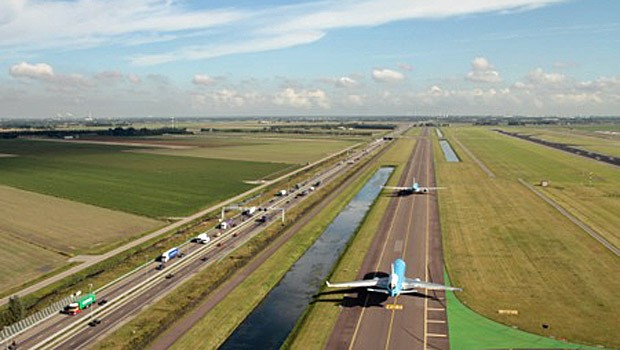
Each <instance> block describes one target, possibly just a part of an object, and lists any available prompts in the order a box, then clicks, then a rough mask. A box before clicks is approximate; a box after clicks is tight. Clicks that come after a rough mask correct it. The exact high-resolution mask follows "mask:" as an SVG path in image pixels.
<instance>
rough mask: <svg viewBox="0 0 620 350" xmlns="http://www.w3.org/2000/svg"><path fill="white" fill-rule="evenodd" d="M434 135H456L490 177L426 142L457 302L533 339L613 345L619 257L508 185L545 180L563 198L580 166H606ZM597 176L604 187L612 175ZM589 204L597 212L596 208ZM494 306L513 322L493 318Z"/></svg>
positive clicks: (532, 148) (518, 146)
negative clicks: (562, 192)
mask: <svg viewBox="0 0 620 350" xmlns="http://www.w3.org/2000/svg"><path fill="white" fill-rule="evenodd" d="M442 131H443V132H444V134H446V133H447V135H448V137H449V138H450V137H451V135H454V134H455V133H456V134H457V135H458V137H459V140H460V141H461V142H462V143H463V144H464V145H465V146H466V147H467V148H469V149H470V150H471V151H472V152H473V153H474V154H475V155H476V156H477V157H478V158H479V159H480V160H481V161H482V162H484V163H485V164H486V165H487V166H488V167H489V168H491V170H492V171H493V172H494V173H495V174H496V175H497V177H496V178H494V179H490V178H489V177H487V176H486V174H485V173H484V172H483V171H482V170H481V169H480V168H479V167H478V166H477V165H476V163H474V162H473V161H472V160H471V159H469V157H468V156H467V154H466V153H465V152H463V151H462V150H461V149H460V148H459V146H458V144H456V143H452V146H453V147H455V149H456V151H457V152H458V154H460V155H461V157H463V162H461V163H447V162H446V161H445V160H444V159H443V157H442V156H441V152H440V150H439V145H438V142H436V141H435V142H434V147H435V155H436V157H435V161H436V172H437V176H438V183H439V185H440V186H447V189H446V190H443V191H442V192H441V193H440V194H439V204H440V211H441V227H442V234H443V243H444V256H445V260H446V261H445V262H446V267H447V270H448V273H449V275H450V278H451V280H452V282H453V283H454V284H455V285H458V286H460V287H463V288H464V291H463V292H461V293H459V295H458V297H459V299H460V300H461V301H462V302H464V303H465V304H466V305H467V306H468V307H470V308H472V309H473V310H474V311H476V312H478V313H480V314H482V315H483V316H485V317H487V318H490V319H493V320H495V321H498V322H500V323H502V324H506V325H514V326H517V327H519V328H520V329H522V330H525V331H528V332H533V333H542V329H541V324H542V323H546V324H549V325H550V329H549V330H547V331H546V332H547V333H548V334H547V335H549V336H555V337H556V338H565V339H568V340H570V341H572V342H577V343H584V344H594V345H596V344H603V345H606V346H610V347H618V346H619V345H620V343H619V342H618V338H617V337H615V336H614V334H615V330H616V329H617V324H618V316H617V313H616V311H615V310H618V309H620V299H619V298H618V297H617V291H618V290H619V289H620V269H619V268H618V267H619V265H618V258H617V257H616V256H614V255H613V254H612V253H611V252H609V251H608V250H607V249H606V248H604V247H603V246H602V245H601V244H600V243H598V242H597V241H595V240H594V239H592V238H591V237H590V236H588V235H587V234H586V233H585V232H583V231H582V230H581V229H580V228H579V227H577V226H576V225H574V224H573V223H572V222H570V221H569V220H568V219H566V218H564V217H563V216H562V215H561V214H559V213H558V212H557V211H556V210H555V209H554V208H552V207H551V206H549V205H548V204H546V203H545V202H544V201H542V200H540V198H538V197H537V196H536V195H535V194H533V193H532V192H531V191H530V190H529V189H527V188H526V187H525V186H523V185H522V184H520V183H519V182H518V181H517V177H522V178H524V179H526V180H528V181H530V182H535V181H536V180H537V179H538V180H539V179H540V178H551V181H552V184H555V185H554V186H556V185H557V184H558V183H561V184H562V185H563V186H566V187H565V188H566V191H567V192H570V191H574V188H575V187H578V186H575V183H573V182H572V181H574V180H573V179H574V174H575V172H577V173H578V172H579V171H580V170H579V166H585V167H590V166H594V167H596V168H597V169H599V167H600V169H601V171H602V173H603V172H604V171H606V170H610V169H611V168H609V167H607V166H601V165H599V164H598V163H595V162H590V161H588V160H585V159H583V160H582V159H580V158H575V157H572V156H570V155H565V154H563V153H562V152H560V151H554V150H548V149H546V148H544V147H542V146H538V145H532V144H529V143H528V142H526V141H520V140H515V139H512V138H509V137H504V136H501V135H496V134H494V133H493V132H491V131H488V130H485V129H478V128H462V129H461V128H459V129H456V130H455V129H453V128H444V129H443V130H442ZM572 166H575V168H572ZM613 170H614V171H617V170H615V169H613ZM605 174H607V175H609V176H610V180H608V181H611V178H612V177H613V174H611V173H605ZM577 185H578V183H577ZM571 186H572V187H571ZM597 187H598V184H597ZM601 187H602V188H607V189H609V187H606V186H601ZM600 190H601V191H603V189H600ZM570 198H571V200H572V201H574V202H578V201H581V200H582V198H580V197H579V196H577V195H573V196H570ZM591 205H592V208H589V210H591V211H597V210H605V209H600V205H601V203H600V202H598V201H593V202H592V204H591ZM500 309H514V310H518V311H519V315H518V316H508V315H499V314H498V312H497V310H500Z"/></svg>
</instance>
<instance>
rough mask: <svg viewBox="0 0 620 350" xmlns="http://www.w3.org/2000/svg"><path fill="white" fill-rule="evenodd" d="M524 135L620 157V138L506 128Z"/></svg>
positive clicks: (559, 131) (580, 131)
mask: <svg viewBox="0 0 620 350" xmlns="http://www.w3.org/2000/svg"><path fill="white" fill-rule="evenodd" d="M506 130H511V131H512V130H514V131H518V132H520V133H523V134H528V135H533V136H535V137H536V138H538V139H541V140H546V141H551V142H558V143H564V144H567V145H572V146H573V147H576V148H580V149H583V150H588V151H594V152H599V153H602V154H605V155H609V156H613V157H620V137H618V138H615V139H614V138H613V137H605V136H606V135H604V134H597V133H585V132H584V131H582V130H572V129H565V128H552V127H549V128H539V127H537V128H524V127H520V128H506Z"/></svg>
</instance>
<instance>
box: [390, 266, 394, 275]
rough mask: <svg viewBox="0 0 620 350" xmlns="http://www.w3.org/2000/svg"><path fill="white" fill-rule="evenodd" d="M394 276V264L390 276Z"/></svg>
mask: <svg viewBox="0 0 620 350" xmlns="http://www.w3.org/2000/svg"><path fill="white" fill-rule="evenodd" d="M393 274H394V263H392V268H391V270H390V275H393Z"/></svg>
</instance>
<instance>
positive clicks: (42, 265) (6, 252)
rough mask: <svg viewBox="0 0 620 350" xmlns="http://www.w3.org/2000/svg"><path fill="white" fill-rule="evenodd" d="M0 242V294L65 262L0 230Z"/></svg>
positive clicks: (55, 254) (63, 258)
mask: <svg viewBox="0 0 620 350" xmlns="http://www.w3.org/2000/svg"><path fill="white" fill-rule="evenodd" d="M3 213H4V211H3ZM0 215H3V214H0ZM0 220H2V219H0ZM0 222H1V221H0ZM0 241H1V242H2V245H0V264H1V265H0V266H2V267H1V268H0V292H3V291H5V290H6V289H9V288H11V287H13V286H15V285H20V284H22V283H25V282H27V281H28V280H30V279H33V278H36V277H37V276H38V275H41V274H44V273H46V272H48V271H52V270H54V269H57V268H59V267H60V266H62V265H63V264H64V263H66V261H67V257H66V256H62V255H61V254H58V253H55V252H53V251H50V250H47V249H43V248H41V247H38V246H34V245H31V244H27V243H24V241H22V240H20V239H19V238H16V237H14V236H12V235H9V234H7V233H6V232H4V230H3V229H2V228H0Z"/></svg>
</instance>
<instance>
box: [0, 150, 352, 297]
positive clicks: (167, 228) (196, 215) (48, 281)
mask: <svg viewBox="0 0 620 350" xmlns="http://www.w3.org/2000/svg"><path fill="white" fill-rule="evenodd" d="M361 144H363V143H361V142H360V143H356V144H354V145H352V146H350V147H347V148H345V149H343V150H340V151H338V152H336V153H333V154H330V155H328V156H327V157H324V158H321V159H319V160H317V161H315V162H313V163H310V164H308V165H306V166H304V167H301V168H299V169H297V170H294V171H292V172H290V173H286V174H284V175H282V176H280V177H278V178H276V179H274V180H269V181H267V182H265V183H264V184H262V185H260V186H257V187H254V188H251V189H249V190H248V191H245V192H243V193H241V194H238V195H236V196H234V197H232V198H229V199H227V200H225V201H223V202H219V203H217V204H215V205H213V206H211V207H209V208H206V209H203V210H200V211H198V212H196V213H194V214H192V215H190V216H187V217H186V218H185V219H183V220H180V221H177V222H174V223H172V224H170V225H168V226H165V227H162V228H160V229H158V230H156V231H154V232H152V233H150V234H147V235H144V236H142V237H140V238H137V239H135V240H133V241H131V242H129V243H127V244H125V245H123V246H120V247H118V248H115V249H113V250H111V251H109V252H107V253H105V254H101V255H99V256H98V257H97V258H94V259H92V260H90V261H88V262H85V263H82V264H80V265H77V266H75V267H73V268H70V269H68V270H65V271H63V272H61V273H59V274H57V275H54V276H51V277H50V278H47V279H44V280H42V281H40V282H38V283H36V284H33V285H31V286H29V287H27V288H24V289H22V290H20V291H18V292H15V293H12V294H11V295H7V296H6V297H4V298H1V299H0V306H2V305H4V304H6V303H7V302H8V301H9V297H10V296H13V295H17V296H20V297H23V296H25V295H28V294H30V293H33V292H35V291H37V290H39V289H41V288H44V287H47V286H48V285H50V284H52V283H54V282H57V281H60V280H61V279H63V278H65V277H68V276H71V275H73V274H75V273H78V272H80V271H82V270H84V269H86V268H88V267H90V266H93V265H95V264H97V263H100V262H102V261H104V260H106V259H109V258H111V257H113V256H115V255H117V254H120V253H122V252H124V251H126V250H129V249H131V248H134V247H136V246H138V245H140V244H142V243H145V242H147V241H149V240H151V239H153V238H155V237H158V236H160V235H163V234H165V233H166V232H169V231H172V230H174V229H177V228H179V227H181V226H183V225H185V224H187V223H189V222H192V221H194V220H196V219H199V218H200V217H202V216H204V215H207V214H208V213H210V212H213V211H215V210H219V209H220V208H221V207H222V206H227V205H229V204H231V203H234V202H236V201H238V200H240V199H242V198H244V197H246V196H248V195H250V194H252V193H255V192H258V191H260V190H262V189H264V188H266V187H268V186H271V185H273V184H275V183H278V182H280V181H282V180H285V179H286V178H288V177H290V176H293V175H295V174H297V173H300V172H303V171H306V170H308V169H311V168H313V167H315V166H317V165H319V164H321V163H323V162H325V161H327V160H329V159H332V158H334V157H337V156H340V155H342V154H345V153H346V152H349V151H350V150H352V149H354V148H356V147H358V146H359V145H361Z"/></svg>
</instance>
